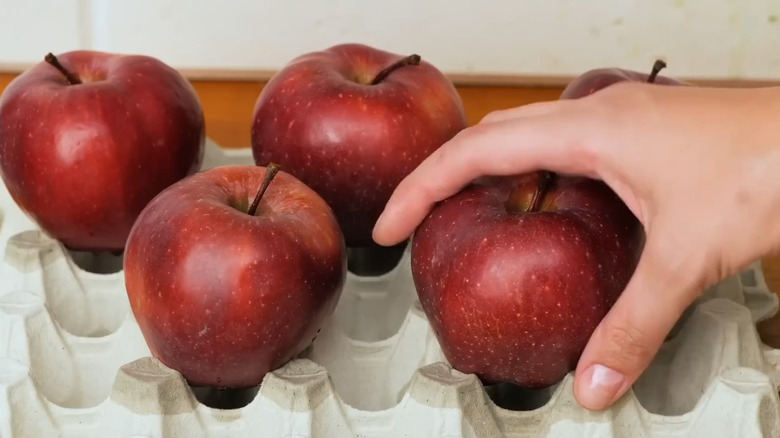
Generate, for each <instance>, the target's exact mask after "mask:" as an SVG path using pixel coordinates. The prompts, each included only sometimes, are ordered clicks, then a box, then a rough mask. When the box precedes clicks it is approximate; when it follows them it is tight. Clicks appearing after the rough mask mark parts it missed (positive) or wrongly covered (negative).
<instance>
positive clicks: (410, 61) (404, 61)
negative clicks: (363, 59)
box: [370, 55, 422, 85]
mask: <svg viewBox="0 0 780 438" xmlns="http://www.w3.org/2000/svg"><path fill="white" fill-rule="evenodd" d="M421 60H422V58H420V55H409V56H407V57H405V58H401V59H399V60H398V61H396V62H394V63H392V64H390V65H389V66H387V67H385V69H384V70H382V71H380V72H379V74H377V75H376V77H375V78H374V80H373V81H371V84H370V85H376V84H378V83H380V82H382V81H384V80H385V79H386V78H387V77H388V76H390V73H392V72H394V71H395V70H397V69H399V68H401V67H406V66H407V65H420V61H421Z"/></svg>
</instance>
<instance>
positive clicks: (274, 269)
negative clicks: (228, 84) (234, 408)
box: [124, 166, 346, 388]
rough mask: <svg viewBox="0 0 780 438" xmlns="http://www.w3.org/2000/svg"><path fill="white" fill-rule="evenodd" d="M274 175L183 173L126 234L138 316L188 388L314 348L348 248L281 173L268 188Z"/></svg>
mask: <svg viewBox="0 0 780 438" xmlns="http://www.w3.org/2000/svg"><path fill="white" fill-rule="evenodd" d="M276 170H277V168H276V167H275V166H269V168H268V171H267V173H266V169H264V168H261V167H257V166H226V167H217V168H213V169H210V170H206V171H203V172H201V173H197V174H195V175H192V176H190V177H188V178H185V179H184V180H182V181H179V182H178V183H176V184H174V185H172V186H171V187H169V188H168V189H166V190H164V191H163V192H162V193H160V194H159V195H158V196H157V197H155V198H154V199H153V200H152V201H151V202H150V203H149V205H148V206H147V207H146V208H145V209H144V210H143V212H142V213H141V215H140V216H139V217H138V221H137V222H136V224H135V226H134V227H133V229H132V232H131V233H130V237H129V239H128V242H127V251H126V252H125V260H124V267H125V283H126V287H127V293H128V297H129V298H130V304H131V307H132V310H133V314H134V315H135V318H136V319H137V320H138V324H139V326H140V328H141V332H142V333H143V335H144V338H145V340H146V342H147V344H148V345H149V348H150V350H151V352H152V354H153V355H154V356H155V357H157V358H158V359H159V360H160V361H161V362H162V363H164V364H165V365H167V366H168V367H170V368H172V369H175V370H178V371H179V372H181V373H182V375H183V376H184V378H185V379H187V381H188V382H189V383H190V384H192V385H196V386H217V387H226V388H244V387H251V386H255V385H257V384H259V383H260V382H261V381H262V379H263V376H265V374H266V373H268V372H269V371H271V370H274V369H276V368H278V367H279V366H281V365H283V364H284V363H285V362H287V361H289V360H290V359H292V358H293V357H295V356H296V355H297V354H298V353H300V352H301V351H302V350H303V349H304V348H305V347H306V346H308V345H309V344H310V343H311V341H312V340H313V339H314V337H315V336H316V334H317V332H318V331H319V329H320V328H321V327H322V325H323V323H324V321H325V320H326V318H327V317H328V316H329V315H330V314H332V312H333V310H334V308H335V306H336V302H337V301H338V298H339V296H340V294H341V289H342V287H343V284H344V281H345V277H346V247H345V245H344V238H343V236H342V234H341V231H340V230H339V227H338V223H337V222H336V218H335V216H334V215H333V212H332V210H331V209H330V207H328V205H327V204H326V203H325V201H324V200H323V199H322V198H321V197H320V196H318V195H317V194H316V193H315V192H314V191H313V190H311V189H310V188H308V187H307V186H306V185H304V184H303V183H302V182H300V181H299V180H297V179H296V178H294V177H293V176H291V175H289V174H287V173H284V172H280V173H279V174H278V175H277V176H276V178H275V179H273V182H272V183H271V179H272V178H274V174H275V172H276ZM264 175H265V176H264ZM258 188H260V190H259V192H258ZM266 189H267V190H266ZM255 193H257V196H255ZM253 198H254V199H255V201H253Z"/></svg>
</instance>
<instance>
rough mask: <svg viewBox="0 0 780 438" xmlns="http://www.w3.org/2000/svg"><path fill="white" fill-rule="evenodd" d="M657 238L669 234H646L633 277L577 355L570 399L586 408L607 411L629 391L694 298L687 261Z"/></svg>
mask: <svg viewBox="0 0 780 438" xmlns="http://www.w3.org/2000/svg"><path fill="white" fill-rule="evenodd" d="M658 235H661V236H664V235H665V236H668V235H669V234H668V233H663V232H661V233H655V236H650V235H648V240H647V243H646V245H645V248H644V251H643V253H642V256H641V258H640V260H639V264H638V265H637V268H636V270H635V272H634V275H633V277H632V278H631V280H630V281H629V283H628V285H627V286H626V289H625V291H624V292H623V294H622V295H621V296H620V298H618V300H617V302H616V303H615V305H614V306H613V307H612V308H611V310H610V311H609V313H608V314H607V315H606V317H604V319H603V320H602V321H601V323H600V324H599V326H598V327H597V328H596V330H595V331H594V332H593V335H592V336H591V338H590V340H589V341H588V344H587V346H586V347H585V350H584V351H583V353H582V356H581V357H580V360H579V363H578V365H577V370H576V375H575V381H574V396H575V398H576V399H577V401H578V402H579V403H580V404H581V405H582V406H584V407H585V408H587V409H590V410H601V409H606V408H608V407H610V406H611V405H612V404H613V403H615V402H616V401H617V400H618V399H619V398H620V397H622V396H623V394H625V393H626V391H628V389H629V388H630V387H631V385H633V384H634V382H635V381H636V380H637V379H638V378H639V376H640V375H641V374H642V372H643V371H644V370H645V369H646V368H647V366H648V365H649V364H650V362H651V361H652V360H653V358H654V357H655V354H656V353H657V352H658V350H659V348H660V347H661V345H662V344H663V342H664V339H665V338H666V336H667V335H668V334H669V332H670V331H671V329H672V327H673V326H674V324H675V323H676V322H677V320H678V319H679V318H680V316H681V315H682V313H683V312H684V310H685V308H686V307H688V306H689V305H690V304H691V303H692V302H693V300H694V299H695V298H696V296H697V284H698V283H699V282H698V281H696V277H695V276H694V275H691V274H692V273H691V272H690V271H689V270H687V269H686V268H687V267H688V266H691V263H690V262H691V259H686V258H685V257H684V256H682V254H683V253H684V251H680V248H679V247H678V246H676V245H673V244H672V242H671V241H669V240H666V239H664V240H661V238H658V239H653V237H656V236H658ZM694 266H695V265H694ZM695 272H696V271H694V273H695Z"/></svg>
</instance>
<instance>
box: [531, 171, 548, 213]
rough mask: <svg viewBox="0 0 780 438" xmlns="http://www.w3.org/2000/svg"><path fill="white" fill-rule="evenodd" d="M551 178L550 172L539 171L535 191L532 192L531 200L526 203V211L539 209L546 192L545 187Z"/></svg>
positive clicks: (546, 187)
mask: <svg viewBox="0 0 780 438" xmlns="http://www.w3.org/2000/svg"><path fill="white" fill-rule="evenodd" d="M552 179H553V173H552V172H547V171H543V172H539V185H537V186H536V191H535V192H534V196H533V198H531V202H530V203H529V204H528V209H527V210H526V212H533V211H539V207H541V206H542V200H543V199H544V195H545V194H546V193H547V189H548V188H549V187H550V182H551V181H552Z"/></svg>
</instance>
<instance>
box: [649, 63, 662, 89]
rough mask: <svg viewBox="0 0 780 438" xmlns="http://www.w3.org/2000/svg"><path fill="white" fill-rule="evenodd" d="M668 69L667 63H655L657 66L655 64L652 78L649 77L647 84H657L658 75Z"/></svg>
mask: <svg viewBox="0 0 780 438" xmlns="http://www.w3.org/2000/svg"><path fill="white" fill-rule="evenodd" d="M665 68H666V63H665V62H663V61H662V60H660V59H658V60H656V61H655V64H653V70H652V71H650V76H648V77H647V83H648V84H652V83H653V82H655V78H656V77H658V73H660V72H661V70H663V69H665Z"/></svg>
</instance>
